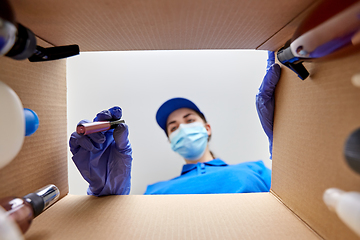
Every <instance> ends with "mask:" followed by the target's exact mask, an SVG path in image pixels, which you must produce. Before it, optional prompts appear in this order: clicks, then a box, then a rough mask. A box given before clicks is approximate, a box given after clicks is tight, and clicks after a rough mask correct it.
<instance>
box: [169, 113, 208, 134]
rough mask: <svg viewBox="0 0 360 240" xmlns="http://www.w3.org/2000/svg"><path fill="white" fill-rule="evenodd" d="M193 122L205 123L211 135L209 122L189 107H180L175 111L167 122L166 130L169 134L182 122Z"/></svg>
mask: <svg viewBox="0 0 360 240" xmlns="http://www.w3.org/2000/svg"><path fill="white" fill-rule="evenodd" d="M192 122H201V123H203V124H204V126H205V128H206V130H207V132H208V135H209V136H210V135H211V127H210V125H209V124H208V123H205V122H204V120H203V119H202V118H201V117H200V116H199V115H198V114H197V113H196V112H195V111H194V110H192V109H189V108H180V109H177V110H175V111H173V112H172V113H171V114H170V115H169V117H168V119H167V122H166V131H167V134H168V136H169V135H170V134H171V133H172V132H174V131H175V130H176V129H178V127H179V126H180V124H188V123H192Z"/></svg>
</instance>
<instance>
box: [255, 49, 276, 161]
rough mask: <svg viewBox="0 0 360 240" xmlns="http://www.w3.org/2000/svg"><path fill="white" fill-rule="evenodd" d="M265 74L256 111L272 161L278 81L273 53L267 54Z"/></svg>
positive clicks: (257, 96)
mask: <svg viewBox="0 0 360 240" xmlns="http://www.w3.org/2000/svg"><path fill="white" fill-rule="evenodd" d="M268 55H269V57H268V60H267V66H266V74H265V77H264V79H263V82H262V83H261V86H260V88H259V92H258V94H257V95H256V110H257V112H258V115H259V118H260V122H261V125H262V127H263V129H264V131H265V133H266V135H267V136H268V138H269V150H270V159H272V143H273V121H274V107H275V95H274V91H275V87H276V84H277V83H278V81H279V79H280V72H281V69H280V66H279V64H276V63H275V55H274V52H268Z"/></svg>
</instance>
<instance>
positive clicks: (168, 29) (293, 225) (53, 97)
mask: <svg viewBox="0 0 360 240" xmlns="http://www.w3.org/2000/svg"><path fill="white" fill-rule="evenodd" d="M11 3H12V5H13V7H14V10H15V12H16V16H17V19H18V21H19V22H20V23H22V24H23V25H25V26H27V27H28V28H30V29H31V30H32V31H34V33H36V35H37V36H38V37H39V39H38V40H39V45H42V46H47V45H66V44H79V45H80V49H81V51H100V50H101V51H103V50H109V51H110V50H141V49H146V50H156V49H244V48H250V49H267V50H277V49H278V48H279V47H281V46H282V45H283V44H284V43H285V42H286V41H287V40H288V39H289V38H291V36H292V34H293V33H294V31H295V29H296V27H297V26H298V24H299V23H300V22H301V21H302V20H303V19H304V17H306V15H307V14H308V13H309V12H310V11H311V9H312V8H314V7H315V6H316V5H317V4H318V3H319V1H313V0H304V1H296V0H278V1H265V0H264V1H245V0H244V1H230V0H226V1H215V0H210V1H200V0H196V1H195V0H182V1H180V0H171V1H170V0H156V1H140V0H133V1H130V2H129V1H96V0H89V1H80V0H79V1H73V0H63V1H56V2H54V1H51V2H50V1H46V0H33V1H19V0H14V1H12V2H11ZM41 39H42V40H41ZM359 60H360V53H359V52H356V53H354V54H351V55H348V56H345V57H342V58H337V59H334V60H328V61H319V62H313V63H307V64H306V67H307V69H308V70H309V71H310V74H311V77H310V78H309V79H307V80H305V81H301V80H300V79H299V78H298V77H297V76H296V75H295V74H294V73H293V72H291V71H290V70H288V69H287V68H285V67H282V76H281V80H280V82H279V85H278V87H277V89H276V109H275V121H274V149H273V170H272V187H271V191H270V192H269V193H252V194H217V195H171V196H136V195H133V196H107V197H100V198H96V197H92V196H73V195H69V194H68V183H67V156H66V154H67V147H68V146H67V142H68V139H67V135H66V61H65V60H59V61H53V62H45V63H29V62H28V61H15V60H12V59H8V58H4V57H3V58H1V59H0V62H1V68H0V80H1V81H3V82H5V83H7V84H8V85H9V86H10V87H12V88H13V89H14V90H15V91H16V92H17V94H18V95H19V96H20V98H21V100H22V102H23V105H24V107H28V108H31V109H33V110H35V111H36V112H37V113H38V115H39V118H40V126H39V129H38V131H37V132H36V133H35V134H34V135H33V136H31V137H29V138H26V140H25V143H24V145H23V148H22V150H21V152H20V153H19V155H18V156H17V157H16V158H15V160H13V161H12V162H11V163H10V164H9V165H8V166H6V167H5V168H3V169H1V170H0V197H5V196H9V195H15V196H23V195H24V194H26V193H29V192H31V191H34V190H36V189H38V188H40V187H42V186H44V185H45V184H47V183H54V184H55V185H57V186H58V187H59V188H60V191H61V199H60V200H59V201H58V202H57V203H55V205H53V206H52V207H50V208H49V209H48V210H46V211H45V212H44V213H43V214H41V215H40V216H39V217H37V218H36V219H35V220H34V222H33V224H32V226H31V228H30V230H29V231H28V232H27V234H26V239H31V240H35V239H37V240H42V239H319V238H324V239H358V237H357V236H356V235H355V234H354V233H353V232H352V231H351V230H350V229H349V228H348V227H347V226H345V224H344V223H342V222H341V221H340V220H339V218H338V217H337V216H336V215H335V214H334V213H332V212H330V211H329V210H328V209H327V208H326V206H325V204H324V203H323V201H322V194H323V192H324V191H325V189H327V188H329V187H338V188H341V189H343V190H346V191H360V176H359V175H357V174H356V173H355V172H353V171H352V170H351V169H350V168H349V167H348V166H347V164H346V162H345V159H344V157H343V147H344V143H345V140H346V138H347V137H348V135H349V134H350V133H351V132H352V131H353V130H355V129H356V128H358V127H359V126H360V121H359V119H360V108H359V102H360V89H359V88H356V87H354V86H353V85H352V84H351V81H350V79H351V77H352V76H353V75H354V74H356V73H359V72H360V64H359Z"/></svg>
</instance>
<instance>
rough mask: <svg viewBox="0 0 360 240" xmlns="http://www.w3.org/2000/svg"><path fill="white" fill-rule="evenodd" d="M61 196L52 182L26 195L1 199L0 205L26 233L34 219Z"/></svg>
mask: <svg viewBox="0 0 360 240" xmlns="http://www.w3.org/2000/svg"><path fill="white" fill-rule="evenodd" d="M59 196H60V191H59V189H58V188H57V187H56V186H55V185H53V184H50V185H47V186H45V187H43V188H41V189H39V190H37V191H36V192H34V193H30V194H28V195H26V196H24V197H5V198H3V199H1V200H0V206H1V207H3V208H4V209H5V211H6V214H7V216H8V217H9V218H10V219H12V220H13V221H14V222H15V223H16V224H17V225H18V227H19V228H20V230H21V232H22V233H25V232H26V231H27V230H28V229H29V227H30V225H31V222H32V220H33V219H34V218H35V217H37V216H38V215H40V214H41V213H42V212H43V211H44V210H45V209H47V208H48V207H49V206H51V205H52V204H53V203H55V202H56V201H57V200H58V198H59Z"/></svg>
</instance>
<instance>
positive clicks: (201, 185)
mask: <svg viewBox="0 0 360 240" xmlns="http://www.w3.org/2000/svg"><path fill="white" fill-rule="evenodd" d="M270 186H271V170H270V169H268V168H266V167H265V165H264V163H263V161H257V162H245V163H240V164H236V165H228V164H226V163H225V162H223V161H222V160H220V159H214V160H212V161H209V162H205V163H196V164H185V165H184V166H183V170H182V172H181V175H180V176H179V177H176V178H173V179H171V180H168V181H163V182H158V183H155V184H152V185H149V186H148V187H147V189H146V192H145V194H209V193H251V192H268V191H269V190H270Z"/></svg>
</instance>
